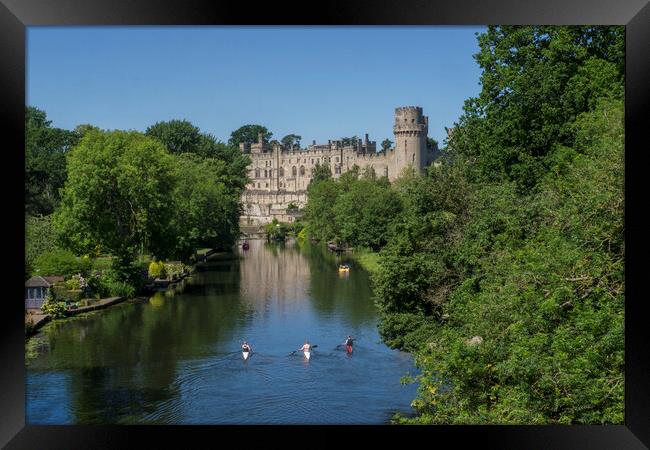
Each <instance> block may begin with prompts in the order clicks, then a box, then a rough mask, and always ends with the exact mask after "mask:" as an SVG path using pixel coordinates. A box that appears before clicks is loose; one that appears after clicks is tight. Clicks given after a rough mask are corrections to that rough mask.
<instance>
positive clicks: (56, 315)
mask: <svg viewBox="0 0 650 450" xmlns="http://www.w3.org/2000/svg"><path fill="white" fill-rule="evenodd" d="M41 311H42V312H43V314H49V315H50V316H52V318H53V319H60V318H62V317H65V303H64V302H62V301H59V300H58V299H57V298H56V296H55V295H54V293H52V292H48V294H47V295H46V296H45V301H44V302H43V305H42V306H41Z"/></svg>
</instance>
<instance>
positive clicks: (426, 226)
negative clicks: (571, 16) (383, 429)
mask: <svg viewBox="0 0 650 450" xmlns="http://www.w3.org/2000/svg"><path fill="white" fill-rule="evenodd" d="M623 41H624V35H623V31H622V28H621V27H489V29H488V32H487V33H485V34H483V35H481V36H480V37H479V45H480V52H479V53H478V54H477V55H476V59H477V61H478V62H479V64H480V65H481V67H482V68H483V75H482V78H481V83H482V91H481V94H480V95H479V97H477V98H474V99H470V100H468V101H467V102H466V105H465V109H464V113H463V115H462V116H461V118H460V120H459V122H458V123H457V124H455V127H454V128H453V129H452V130H451V131H450V138H449V139H448V141H447V143H446V144H447V145H446V147H445V149H444V152H443V156H444V157H443V158H442V159H441V160H440V164H439V165H437V166H436V167H432V168H430V169H429V171H428V173H427V174H425V176H422V177H417V176H416V177H414V176H408V175H406V176H403V177H402V178H401V179H398V180H397V181H396V182H395V183H394V185H393V186H392V187H390V188H387V189H389V190H390V191H394V193H395V194H397V195H398V198H399V202H398V203H397V204H399V206H400V208H399V209H397V208H396V209H395V210H394V211H395V212H394V214H393V215H392V216H391V217H392V220H391V221H390V223H388V224H387V234H386V236H387V239H386V243H385V245H382V244H381V242H379V243H378V244H379V245H378V246H377V247H375V249H377V248H380V249H381V250H380V252H379V260H378V264H377V267H376V268H375V269H374V270H373V276H372V279H373V284H374V292H375V296H376V302H377V305H378V306H379V308H380V312H381V320H380V324H379V330H380V334H381V336H382V338H383V339H384V340H385V342H387V343H388V344H389V345H391V346H394V347H398V348H404V349H407V350H410V351H412V352H414V355H415V359H416V363H417V365H418V367H419V368H420V369H421V373H420V375H419V376H418V377H417V380H418V381H419V383H420V384H419V389H418V398H417V399H415V400H414V402H413V406H414V408H415V409H416V411H417V412H418V416H417V417H416V418H397V419H396V420H397V421H398V422H401V423H439V424H449V423H454V424H461V423H469V424H495V423H503V424H549V423H555V424H583V423H585V424H586V423H617V424H620V423H623V419H624V415H623V413H624V401H623V400H624V327H623V325H624V321H623V314H624V291H625V283H624V280H625V277H624V225H623V216H624V215H623V212H624V190H623V187H624V185H623V180H624V177H623V174H624V164H623V155H624V145H623V143H624V127H623V111H624V107H623V102H622V92H623V78H624V73H623V68H624V61H623V54H624V48H623ZM344 175H346V174H344ZM345 178H347V179H344V176H342V177H341V179H340V181H339V182H336V181H332V180H329V179H325V180H323V181H321V182H318V183H312V186H310V199H309V204H308V205H307V212H308V215H307V216H308V218H309V220H310V222H309V231H310V234H311V235H312V236H313V237H315V238H317V239H331V238H333V237H340V236H341V235H342V234H345V236H346V239H345V240H346V241H348V244H351V245H355V244H356V245H359V244H360V242H361V241H362V240H363V239H366V238H367V235H361V234H359V233H357V232H356V229H355V228H354V223H350V224H348V223H345V221H346V220H347V219H348V218H351V222H359V221H360V220H362V218H363V212H362V211H363V209H364V205H365V204H367V203H368V202H367V197H366V196H365V193H366V192H367V190H368V188H367V187H366V188H365V189H356V185H355V183H358V182H359V180H358V179H357V178H358V177H356V176H347V177H345ZM351 192H352V193H351ZM375 195H376V194H375ZM341 198H344V199H346V200H345V201H346V203H347V204H349V205H353V206H352V207H348V208H344V207H343V206H339V205H338V202H339V199H341ZM312 201H313V203H312ZM355 201H356V202H357V203H355ZM384 203H386V202H384ZM355 206H356V209H355ZM320 211H323V213H320ZM377 223H378V224H381V223H382V221H381V220H378V221H377Z"/></svg>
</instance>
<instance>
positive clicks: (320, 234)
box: [305, 165, 402, 250]
mask: <svg viewBox="0 0 650 450" xmlns="http://www.w3.org/2000/svg"><path fill="white" fill-rule="evenodd" d="M328 172H329V168H328ZM359 172H360V170H359V167H357V166H356V165H355V166H353V167H352V169H351V170H349V171H347V172H345V173H344V174H342V175H341V177H340V178H339V180H338V181H336V180H333V179H331V178H330V177H329V176H328V177H323V178H321V179H314V180H313V181H312V183H311V184H310V185H309V187H308V194H309V201H308V203H307V206H306V208H305V211H306V219H307V221H308V222H309V224H310V227H309V230H310V231H309V232H310V236H311V237H312V238H314V239H316V240H319V241H329V240H335V241H340V242H344V243H346V244H348V245H351V246H362V247H368V248H372V249H374V250H378V249H380V248H381V247H383V246H384V245H385V244H386V243H387V242H388V240H389V238H390V233H391V231H390V225H391V222H392V221H393V220H394V218H395V216H397V215H399V214H400V213H401V210H402V204H401V200H400V197H399V194H398V193H397V192H396V191H395V190H393V189H391V186H390V183H388V181H387V179H386V178H377V176H376V174H375V173H374V170H365V171H364V173H363V176H361V178H360V177H359Z"/></svg>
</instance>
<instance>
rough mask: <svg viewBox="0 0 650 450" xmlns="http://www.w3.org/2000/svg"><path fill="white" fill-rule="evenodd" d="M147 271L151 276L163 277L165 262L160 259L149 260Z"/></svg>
mask: <svg viewBox="0 0 650 450" xmlns="http://www.w3.org/2000/svg"><path fill="white" fill-rule="evenodd" d="M148 272H149V276H150V277H151V278H164V277H165V264H164V263H163V262H162V261H157V262H156V261H151V263H149V271H148Z"/></svg>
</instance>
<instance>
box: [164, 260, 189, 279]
mask: <svg viewBox="0 0 650 450" xmlns="http://www.w3.org/2000/svg"><path fill="white" fill-rule="evenodd" d="M187 270H188V269H187V266H185V264H183V263H181V262H178V261H175V262H166V263H164V273H165V274H166V276H167V279H168V280H170V281H173V280H176V279H178V278H179V277H181V275H183V274H184V273H185V272H186V271H187Z"/></svg>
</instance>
